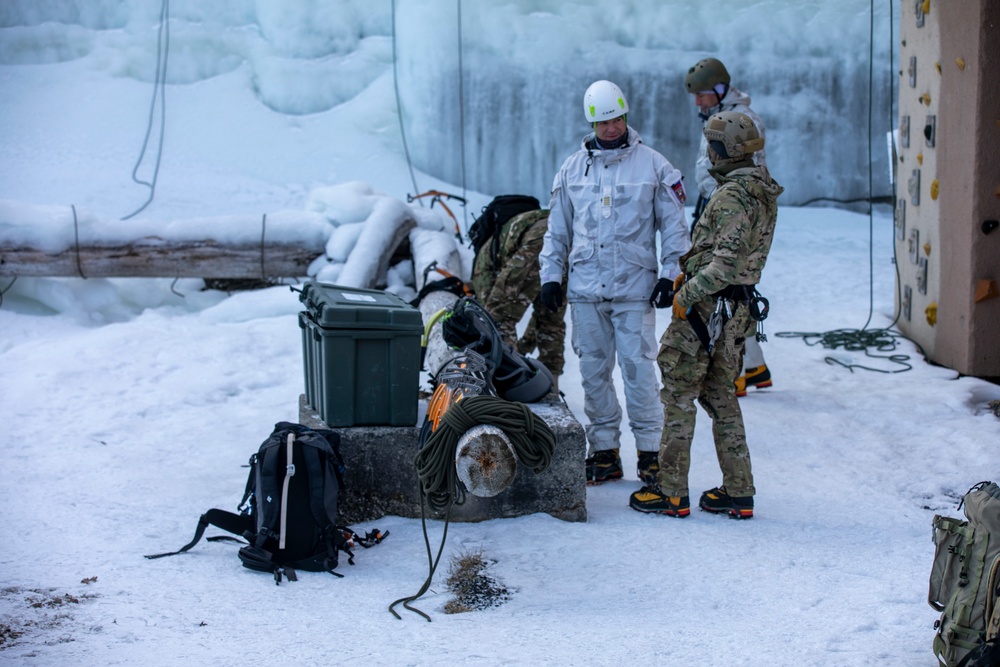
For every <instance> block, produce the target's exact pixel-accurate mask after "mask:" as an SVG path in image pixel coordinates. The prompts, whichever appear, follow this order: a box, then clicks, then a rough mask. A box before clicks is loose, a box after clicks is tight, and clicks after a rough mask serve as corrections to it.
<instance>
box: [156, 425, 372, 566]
mask: <svg viewBox="0 0 1000 667" xmlns="http://www.w3.org/2000/svg"><path fill="white" fill-rule="evenodd" d="M343 472H344V462H343V459H342V458H341V456H340V435H339V434H338V433H336V432H335V431H329V430H314V429H311V428H308V427H306V426H302V425H300V424H292V423H290V422H278V423H277V424H275V426H274V430H273V431H272V432H271V435H270V436H268V438H267V439H266V440H265V441H264V442H263V444H261V446H260V449H258V450H257V452H256V453H255V454H253V455H252V456H251V457H250V474H249V475H248V477H247V483H246V488H245V490H244V493H243V499H242V500H241V501H240V504H239V507H238V510H239V514H236V513H233V512H227V511H225V510H220V509H210V510H208V511H207V512H205V513H204V514H202V515H201V518H200V519H199V520H198V527H197V529H196V530H195V536H194V539H193V540H191V542H189V543H188V544H186V545H185V546H183V547H181V548H180V549H179V550H177V551H172V552H168V553H162V554H152V555H149V556H146V558H150V559H153V558H162V557H163V556H174V555H176V554H180V553H184V552H185V551H187V550H189V549H190V548H191V547H193V546H194V545H195V544H197V543H198V542H199V540H201V537H202V535H204V533H205V529H206V528H208V526H210V525H211V526H215V527H217V528H221V529H222V530H225V531H228V532H230V533H233V534H234V535H239V536H241V537H243V538H244V539H245V540H246V541H247V544H246V545H244V546H243V547H242V548H240V551H239V557H240V560H241V561H242V562H243V566H244V567H247V568H250V569H251V570H258V571H260V572H270V573H271V574H273V575H274V581H275V583H276V584H280V583H281V580H282V577H284V578H287V579H288V580H289V581H295V580H296V579H297V577H296V575H295V570H306V571H308V572H329V573H330V574H333V575H336V576H338V577H340V576H343V575H341V574H339V573H338V572H336V571H335V569H336V567H337V565H339V562H340V552H341V551H343V552H344V553H346V554H347V559H348V562H349V563H350V564H351V565H353V564H354V554H353V552H352V551H351V548H352V547H353V546H354V544H360V545H361V546H363V547H370V546H372V545H373V544H377V543H378V542H381V541H382V539H383V538H384V537H385V536H387V535H388V533H385V534H384V535H383V534H382V533H380V532H379V531H378V530H377V529H376V530H373V531H370V532H369V533H368V534H366V535H365V536H364V537H361V536H359V535H357V534H356V533H355V532H354V531H352V530H351V529H350V528H346V527H344V526H338V525H337V524H336V521H337V503H338V500H339V497H340V492H341V489H342V488H343V486H344V476H343ZM224 539H229V540H232V539H234V538H231V537H228V536H218V537H209V538H208V540H209V541H217V540H224Z"/></svg>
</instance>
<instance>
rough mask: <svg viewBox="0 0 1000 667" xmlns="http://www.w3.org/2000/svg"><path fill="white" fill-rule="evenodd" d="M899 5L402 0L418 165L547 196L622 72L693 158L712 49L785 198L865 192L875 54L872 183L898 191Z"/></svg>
mask: <svg viewBox="0 0 1000 667" xmlns="http://www.w3.org/2000/svg"><path fill="white" fill-rule="evenodd" d="M890 6H891V5H890V3H888V2H879V3H877V6H875V7H874V21H873V22H872V21H871V20H870V17H871V16H872V12H871V11H870V9H871V6H870V3H869V2H867V1H864V0H847V1H844V2H837V3H830V2H820V1H818V0H799V1H794V0H758V1H756V2H748V1H745V0H743V1H739V0H713V1H712V2H691V1H690V0H659V1H657V2H652V1H650V0H604V1H598V0H592V1H589V2H588V1H586V0H576V1H574V2H555V1H550V2H538V1H534V2H532V1H530V0H515V1H512V2H505V3H497V4H494V3H480V2H463V3H461V9H460V12H459V5H458V3H457V2H455V1H454V0H437V1H434V2H406V1H405V0H404V1H401V2H399V3H398V7H397V17H396V25H397V31H396V32H397V40H396V52H397V59H398V60H397V62H398V69H399V87H400V91H401V94H402V106H403V113H404V118H405V119H406V128H407V131H408V137H407V138H408V140H409V142H410V146H411V149H412V152H413V156H414V159H415V161H416V163H417V165H418V166H420V167H421V168H422V169H428V170H432V169H433V170H434V171H435V172H437V173H439V174H440V175H441V176H442V177H443V178H445V179H446V180H448V181H450V182H454V183H461V182H462V178H463V172H464V175H465V178H466V180H467V182H468V184H469V187H471V188H474V189H480V190H484V191H487V192H501V191H503V192H528V193H531V194H535V195H536V196H538V197H539V198H541V199H543V201H545V200H546V199H547V193H548V189H549V187H550V186H551V183H552V177H553V176H554V174H555V171H556V170H557V169H558V167H559V165H560V164H561V162H562V160H563V159H565V157H566V156H567V155H568V154H569V153H570V151H572V150H574V149H575V148H576V147H578V146H579V142H580V139H581V138H582V137H583V135H584V134H585V133H586V132H587V131H589V128H588V127H587V125H586V123H585V121H584V119H583V104H582V99H583V93H584V91H585V90H586V88H587V86H588V85H589V84H590V83H591V82H592V81H594V80H596V79H610V80H612V81H614V82H616V83H618V84H619V85H620V86H621V87H622V89H623V90H624V91H625V94H626V97H627V98H628V101H629V105H630V107H631V113H630V114H629V122H630V124H631V125H632V126H633V127H634V128H635V129H636V130H638V131H639V133H640V134H641V135H642V137H643V139H644V141H645V142H646V143H647V144H649V145H651V146H653V147H654V148H656V149H657V150H659V151H660V152H662V153H663V154H664V155H666V156H667V158H668V159H670V160H671V161H672V162H674V163H675V164H676V165H677V166H678V167H679V168H680V169H681V170H682V171H684V172H685V173H690V172H691V171H693V168H694V159H695V153H696V151H697V140H698V136H699V132H700V127H701V124H700V121H699V120H698V119H697V116H696V111H695V107H694V105H693V99H692V97H691V96H690V95H688V94H687V93H686V92H685V91H684V89H683V80H684V76H685V74H686V73H687V69H688V68H689V67H690V66H691V65H693V64H694V63H695V62H697V61H698V60H700V59H701V58H703V57H707V56H714V57H718V58H719V59H721V60H722V61H723V62H724V63H726V65H727V67H728V69H729V71H730V74H731V75H732V77H733V84H734V85H735V86H736V87H738V88H740V89H741V90H743V91H744V92H747V93H749V94H750V95H751V97H752V100H753V107H754V110H755V111H757V112H758V113H759V114H760V115H761V116H762V117H763V118H764V120H765V123H766V125H767V129H768V146H767V155H768V164H769V166H770V168H771V171H772V173H773V174H774V176H775V178H777V179H778V180H779V181H780V182H781V183H782V184H784V185H785V187H786V189H787V194H786V196H785V197H784V198H783V199H782V201H783V203H786V204H794V203H803V202H805V201H808V200H810V199H813V198H818V197H827V198H836V199H852V198H863V197H867V194H868V153H869V149H868V141H869V136H868V128H869V120H868V117H869V66H870V64H871V66H872V71H873V77H874V79H873V86H872V88H873V90H874V96H873V98H872V99H871V108H872V110H871V113H872V115H873V117H872V122H871V124H870V127H871V132H872V137H871V141H872V151H871V153H872V158H873V160H874V166H873V174H874V177H873V178H874V189H875V195H876V196H885V195H888V194H890V191H891V187H890V185H889V182H888V175H887V170H888V158H887V150H886V148H885V146H886V143H885V133H886V132H887V131H888V130H889V128H890V126H891V124H893V123H894V121H893V120H892V118H891V117H890V115H891V109H890V104H891V99H892V97H891V96H890V86H891V85H895V83H896V82H895V80H894V72H895V70H896V68H895V66H894V65H893V64H892V58H893V57H894V55H895V52H896V51H897V50H898V49H897V47H895V46H894V45H893V44H892V41H891V39H892V35H891V34H890V22H889V14H890ZM459 13H461V16H459ZM895 20H896V21H897V22H898V12H897V13H896V17H895ZM459 27H460V28H461V29H460V30H459ZM872 32H874V38H873V39H870V34H871V33H872ZM459 43H461V46H462V48H461V54H460V53H459ZM870 48H871V49H872V51H873V58H870V57H869V50H870ZM460 57H461V60H460ZM460 84H461V85H460ZM460 91H461V92H462V93H463V94H462V95H461V96H460ZM463 132H464V137H465V144H466V150H465V156H464V158H465V160H464V165H463V163H462V152H461V150H460V145H459V143H460V142H459V139H460V138H461V136H462V133H463Z"/></svg>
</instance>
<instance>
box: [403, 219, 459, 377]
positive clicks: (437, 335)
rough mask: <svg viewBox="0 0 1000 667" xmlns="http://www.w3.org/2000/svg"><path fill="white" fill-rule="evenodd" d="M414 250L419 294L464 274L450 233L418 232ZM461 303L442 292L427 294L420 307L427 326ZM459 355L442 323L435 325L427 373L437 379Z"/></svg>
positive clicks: (429, 339) (429, 336) (413, 238)
mask: <svg viewBox="0 0 1000 667" xmlns="http://www.w3.org/2000/svg"><path fill="white" fill-rule="evenodd" d="M410 247H411V249H412V250H413V268H414V271H415V273H416V280H417V291H418V292H419V291H420V290H421V289H423V288H424V286H425V285H426V284H427V283H432V282H434V281H436V280H441V279H442V278H444V277H445V276H446V275H448V274H450V275H453V276H460V275H461V273H462V258H461V256H460V255H459V253H458V248H457V247H456V246H455V241H454V237H453V236H452V235H451V234H450V233H449V232H445V231H431V230H427V229H420V228H418V229H414V230H413V231H412V232H411V233H410ZM441 271H444V272H446V273H442V272H441ZM457 300H458V297H457V296H456V295H455V294H453V293H452V292H445V291H440V290H439V291H434V292H430V293H428V294H426V295H425V296H424V298H423V299H421V300H420V305H419V308H420V314H421V316H422V317H423V320H424V324H425V325H426V324H427V323H428V322H430V321H431V319H432V318H433V317H434V315H435V314H436V313H437V312H438V311H440V310H443V309H449V308H451V307H452V306H454V305H455V302H456V301H457ZM457 355H458V351H457V350H452V349H451V348H449V347H448V344H447V343H445V342H444V337H443V336H442V335H441V324H440V322H438V323H435V324H434V326H433V327H432V328H431V330H430V332H428V334H427V350H426V352H425V354H424V370H426V371H427V372H428V373H430V374H431V376H434V375H436V374H437V372H438V371H439V370H440V369H441V367H442V366H444V365H445V363H447V362H448V361H450V360H451V359H452V358H454V357H455V356H457Z"/></svg>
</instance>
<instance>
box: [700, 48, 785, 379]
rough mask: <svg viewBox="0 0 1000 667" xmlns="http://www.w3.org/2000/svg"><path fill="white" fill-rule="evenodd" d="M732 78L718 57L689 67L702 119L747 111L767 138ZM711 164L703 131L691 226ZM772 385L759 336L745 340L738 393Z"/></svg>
mask: <svg viewBox="0 0 1000 667" xmlns="http://www.w3.org/2000/svg"><path fill="white" fill-rule="evenodd" d="M731 81H732V79H731V77H730V76H729V71H728V70H726V66H725V65H723V64H722V62H721V61H719V60H718V59H716V58H705V59H703V60H699V61H698V62H697V63H695V64H694V66H693V67H691V69H689V70H688V73H687V76H686V77H685V78H684V87H685V88H686V89H687V91H688V92H689V93H691V94H692V95H694V103H695V106H697V107H698V109H699V110H700V111H699V113H698V117H699V118H701V120H702V122H705V121H707V120H708V119H709V118H710V117H711V116H712V115H713V114H717V113H720V112H722V111H737V112H739V113H742V114H746V115H747V116H749V117H750V119H751V120H753V122H754V125H756V126H757V130H758V131H759V132H760V136H761V139H764V138H765V131H764V121H762V120H761V119H760V116H758V115H757V114H756V113H754V112H753V110H751V109H750V96H749V95H747V94H746V93H744V92H742V91H741V90H739V89H737V88H736V87H734V86H733V85H731ZM753 163H754V164H755V165H757V166H758V167H766V166H767V160H766V159H765V157H764V150H763V149H761V150H759V151H757V152H756V153H754V154H753ZM711 167H712V161H711V160H710V159H709V157H708V140H707V139H705V135H704V134H702V135H701V144H700V146H699V147H698V160H697V162H695V170H694V176H695V180H696V181H697V183H698V202H697V203H696V204H695V207H694V220H693V221H692V227H693V226H694V224H693V223H695V222H697V221H698V217H699V216H700V215H701V212H702V211H703V210H704V208H705V204H707V203H708V200H709V199H711V198H712V193H713V192H715V188H716V186H717V185H718V183H717V182H716V180H715V177H714V176H712V175H711V174H710V173H708V170H709V169H710V168H711ZM770 386H771V371H770V370H768V368H767V364H766V363H765V362H764V351H763V350H761V349H760V343H759V342H757V339H756V338H755V337H753V336H751V337H749V338H747V340H746V355H745V356H744V358H743V372H742V373H740V376H739V377H738V378H737V379H736V395H737V396H746V393H747V387H756V388H757V389H763V388H764V387H770Z"/></svg>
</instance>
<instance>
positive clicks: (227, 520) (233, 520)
mask: <svg viewBox="0 0 1000 667" xmlns="http://www.w3.org/2000/svg"><path fill="white" fill-rule="evenodd" d="M209 526H215V527H216V528H221V529H222V530H225V531H228V532H230V533H232V534H234V535H240V536H242V537H249V536H250V535H252V534H253V529H254V522H253V518H252V517H250V516H249V515H247V514H234V513H232V512H227V511H225V510H220V509H210V510H208V511H207V512H205V513H204V514H202V515H201V518H200V519H198V526H197V528H196V529H195V532H194V539H192V540H191V541H190V542H188V543H187V544H185V545H184V546H182V547H181V548H180V549H178V550H177V551H168V552H166V553H162V554H150V555H148V556H146V558H149V559H150V560H152V559H154V558H163V557H164V556H176V555H177V554H182V553H184V552H185V551H187V550H189V549H190V548H191V547H193V546H194V545H196V544H198V542H199V541H200V540H201V537H202V535H204V534H205V529H206V528H208V527H209ZM209 539H211V538H209Z"/></svg>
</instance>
